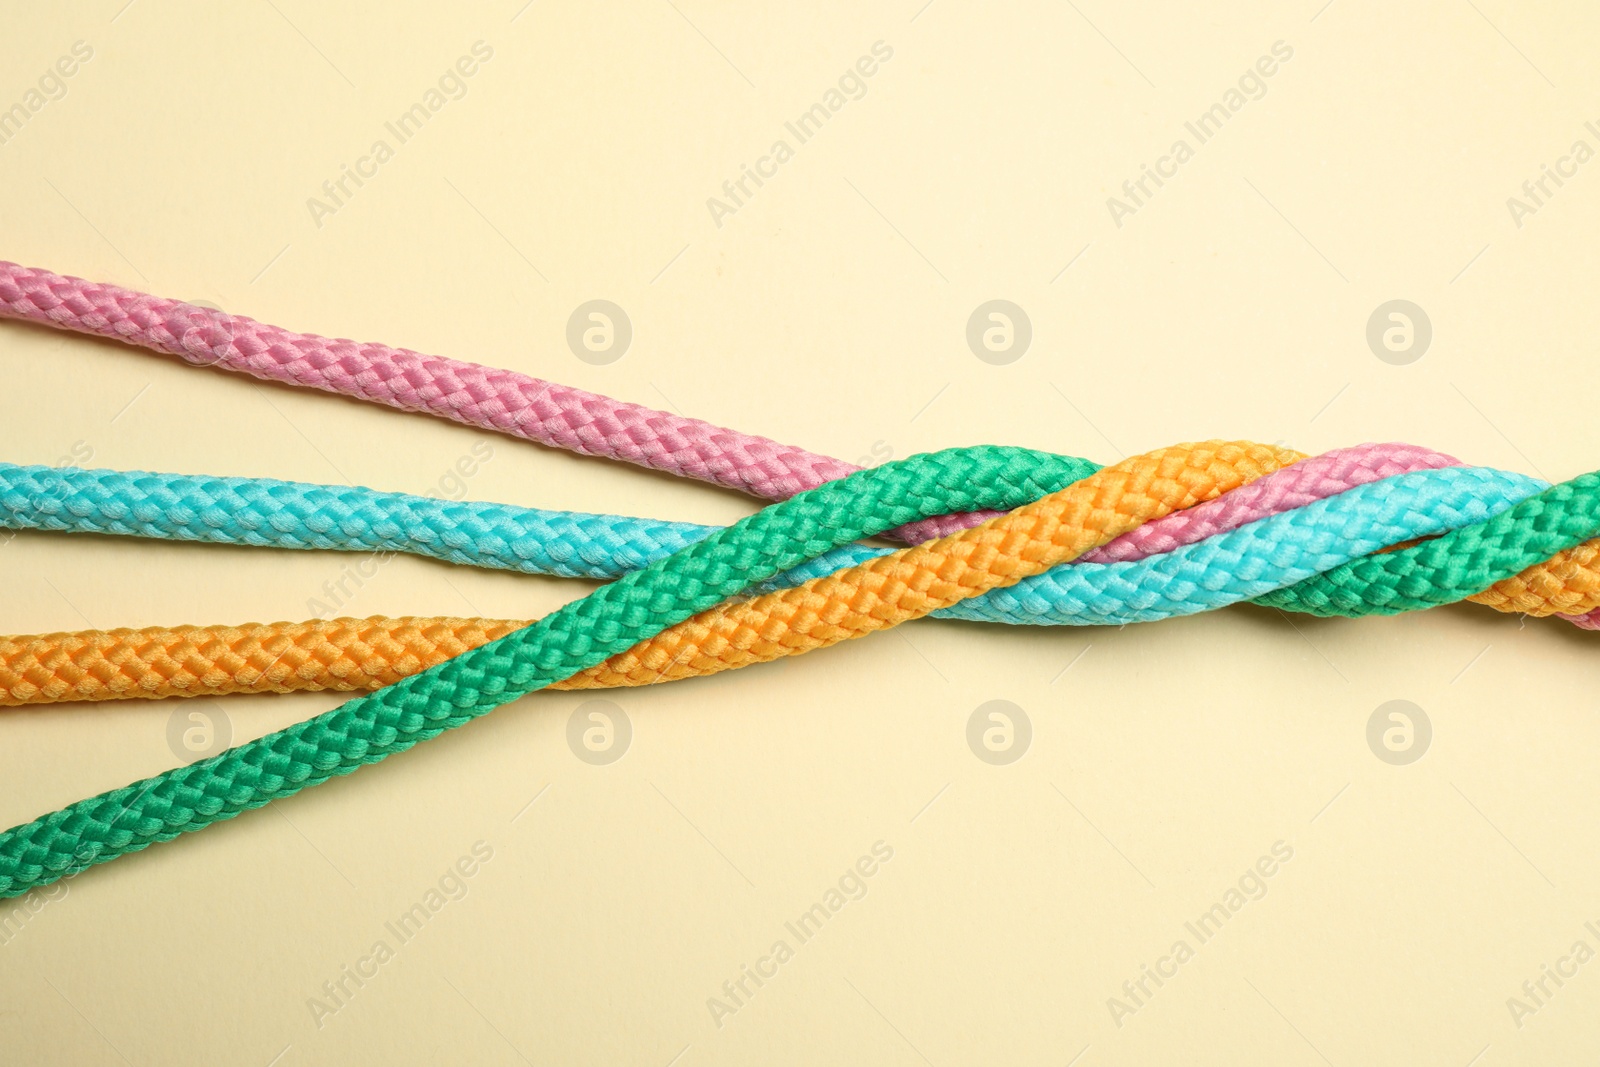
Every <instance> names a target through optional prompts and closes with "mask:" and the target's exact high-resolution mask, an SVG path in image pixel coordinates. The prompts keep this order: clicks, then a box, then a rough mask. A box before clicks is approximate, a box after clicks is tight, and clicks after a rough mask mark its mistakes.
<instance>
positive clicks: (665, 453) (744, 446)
mask: <svg viewBox="0 0 1600 1067" xmlns="http://www.w3.org/2000/svg"><path fill="white" fill-rule="evenodd" d="M0 318H14V319H22V320H25V321H28V322H35V323H40V324H43V325H47V326H54V327H57V328H60V329H67V330H74V331H77V332H79V333H87V334H93V335H96V336H99V337H108V338H112V339H115V340H119V341H125V342H127V343H129V344H135V345H139V346H141V347H144V348H148V349H150V350H152V351H155V352H160V353H163V354H166V355H171V356H176V357H178V358H179V359H182V360H184V361H185V362H188V363H191V364H194V365H196V366H201V367H220V368H222V369H223V370H229V371H234V372H236V373H241V374H248V375H251V376H252V377H256V378H260V379H263V380H265V381H275V382H281V383H283V384H285V385H294V386H302V387H309V388H312V389H321V390H323V391H325V392H330V393H338V394H341V395H344V396H351V397H355V398H357V399H360V400H368V401H372V402H374V403H379V404H387V405H388V406H390V407H394V408H399V409H401V410H402V411H414V412H421V413H424V414H429V415H438V416H442V417H444V418H447V419H453V420H455V421H456V422H461V423H465V424H467V425H470V426H478V427H481V428H483V429H486V430H492V431H497V432H500V433H506V434H511V435H514V436H517V437H522V438H525V439H527V440H529V441H535V442H537V443H539V444H543V445H549V446H552V447H555V448H564V449H568V450H570V451H573V452H578V453H581V454H583V455H587V456H601V457H604V458H607V459H617V460H622V461H624V462H627V463H634V464H638V465H639V466H642V467H649V468H652V469H654V470H660V471H666V472H668V473H670V474H678V475H682V476H685V477H689V478H696V479H699V480H700V481H705V482H711V483H713V484H716V485H721V486H726V487H727V488H730V489H738V490H740V491H743V492H747V493H751V494H753V495H755V496H758V497H762V498H764V499H767V500H783V499H786V498H788V497H790V496H793V495H794V494H796V493H799V492H802V491H804V490H807V489H814V488H816V487H817V486H819V485H821V484H823V483H824V482H829V481H833V480H835V479H837V478H843V477H844V476H846V475H848V474H852V473H854V472H855V471H857V470H860V469H861V468H860V467H857V466H856V465H854V464H851V463H845V462H843V461H842V460H837V459H833V458H831V457H828V456H823V455H819V454H817V453H814V452H808V451H806V450H805V449H802V448H796V447H794V446H792V445H785V444H782V443H780V442H778V441H773V440H771V439H770V438H766V437H757V436H754V435H752V434H746V433H740V432H739V431H737V430H730V429H726V428H724V427H720V426H715V425H712V424H711V423H708V422H703V421H701V420H699V419H690V418H685V417H683V416H681V415H674V414H672V413H670V412H665V411H657V410H655V409H653V408H647V407H644V406H642V405H639V404H629V403H625V402H623V401H620V400H613V399H611V398H610V397H604V396H600V395H598V394H595V393H590V392H586V391H585V390H582V389H575V388H572V387H571V386H566V385H559V384H557V383H555V382H548V381H544V380H543V379H540V378H534V377H530V376H529V375H525V374H519V373H517V372H515V371H508V370H501V369H498V368H495V367H486V366H483V365H481V364H477V363H467V362H463V361H461V360H456V359H449V358H447V357H444V356H429V355H423V354H422V353H418V352H412V351H410V350H408V349H404V348H393V347H391V346H389V345H384V344H374V343H361V342H356V341H350V340H344V339H330V338H326V337H320V336H318V335H316V334H307V333H295V332H292V331H290V330H285V329H282V328H280V327H277V326H269V325H267V324H265V323H261V322H257V321H255V320H254V319H251V318H247V317H246V316H243V315H228V314H225V313H222V312H218V311H213V310H211V309H210V308H204V307H200V306H198V305H195V304H188V303H184V302H183V301H179V300H168V299H164V298H162V297H156V296H150V295H148V294H146V293H140V292H136V291H134V290H132V289H124V288H122V287H120V286H116V285H102V284H99V283H96V282H90V281H85V280H84V279H82V278H73V277H70V276H67V275H62V274H55V273H52V272H50V271H46V270H37V269H34V268H30V267H23V266H19V265H17V264H15V263H9V262H6V261H4V260H0ZM1456 465H1458V461H1457V460H1455V459H1452V458H1451V457H1449V456H1446V455H1444V454H1442V453H1439V452H1435V451H1433V450H1431V449H1426V448H1419V447H1416V446H1414V445H1406V444H1398V443H1392V444H1376V445H1361V446H1357V447H1354V448H1344V449H1337V450H1335V451H1332V452H1328V453H1325V454H1323V455H1320V456H1315V457H1312V458H1310V459H1306V460H1302V461H1301V462H1299V463H1295V464H1293V465H1291V466H1289V467H1286V468H1284V469H1282V470H1280V471H1277V472H1275V473H1273V474H1271V475H1268V476H1267V477H1264V478H1261V479H1259V480H1257V481H1255V482H1253V483H1251V484H1250V485H1247V486H1244V487H1242V488H1240V489H1236V490H1234V491H1233V492H1231V493H1228V494H1226V495H1225V496H1223V497H1221V498H1218V499H1216V500H1211V501H1208V502H1206V503H1204V504H1201V505H1199V506H1197V507H1194V508H1190V509H1187V510H1185V511H1180V512H1174V513H1172V514H1170V515H1168V516H1166V517H1165V518H1163V519H1161V520H1160V521H1157V522H1153V523H1148V524H1146V525H1144V526H1141V527H1139V528H1137V529H1135V530H1133V531H1131V532H1129V533H1127V534H1124V535H1122V536H1121V537H1119V538H1117V539H1116V540H1114V541H1111V542H1110V543H1108V544H1106V545H1103V546H1101V547H1100V548H1098V549H1095V550H1094V551H1092V552H1090V553H1088V554H1086V555H1085V556H1084V557H1083V559H1084V560H1085V561H1087V562H1095V563H1109V562H1118V561H1127V560H1137V559H1143V558H1145V557H1146V556H1150V555H1154V554H1156V553H1160V552H1170V551H1172V550H1173V549H1175V548H1178V547H1180V546H1182V545H1188V544H1194V543H1195V542H1197V541H1201V540H1203V539H1205V538H1207V537H1211V536H1213V535H1215V534H1218V533H1224V532H1226V531H1228V530H1232V529H1236V528H1238V527H1240V526H1243V525H1245V524H1246V523H1249V522H1254V521H1256V520H1257V519H1261V518H1265V517H1267V516H1269V515H1276V514H1279V513H1281V512H1284V511H1288V510H1291V509H1293V508H1298V507H1303V506H1304V505H1306V504H1308V503H1310V502H1312V501H1313V500H1319V499H1322V498H1324V497H1327V496H1331V495H1333V494H1335V493H1339V492H1343V491H1344V490H1346V489H1349V488H1352V487H1353V486H1357V485H1364V484H1367V483H1369V482H1374V481H1378V480H1380V479H1382V478H1388V477H1392V476H1393V475H1396V474H1403V473H1405V472H1407V471H1414V470H1428V469H1437V468H1440V467H1449V466H1456ZM992 514H994V513H992V512H982V513H969V514H962V515H946V516H941V517H939V518H936V519H927V520H924V521H922V522H918V523H912V524H910V525H907V526H903V527H901V528H899V529H898V530H895V531H893V533H894V534H895V535H896V536H897V537H899V538H901V539H902V540H905V541H910V542H920V541H926V540H931V539H933V538H936V537H942V536H944V535H946V534H949V533H953V532H955V531H957V530H960V529H964V528H966V527H969V526H975V525H977V524H978V523H979V522H982V521H983V520H984V519H987V518H989V517H990V516H991V515H992ZM1560 617H1561V618H1563V619H1566V620H1567V621H1569V622H1572V623H1573V624H1574V625H1577V626H1580V627H1582V628H1584V629H1600V610H1596V611H1594V612H1591V613H1590V614H1588V615H1583V616H1571V615H1563V616H1560Z"/></svg>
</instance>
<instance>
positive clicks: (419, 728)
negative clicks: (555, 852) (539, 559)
mask: <svg viewBox="0 0 1600 1067" xmlns="http://www.w3.org/2000/svg"><path fill="white" fill-rule="evenodd" d="M1097 469H1098V465H1097V464H1093V463H1090V462H1088V461H1087V460H1081V459H1074V458H1071V457H1065V456H1056V455H1051V454H1049V453H1045V452H1035V451H1032V450H1029V449H1020V448H1002V447H996V446H987V445H986V446H980V447H976V448H958V449H948V450H946V451H943V452H935V453H930V454H927V455H920V456H912V457H910V458H908V459H905V460H902V461H899V462H897V463H892V464H885V465H884V466H882V467H878V468H876V469H873V470H866V471H861V472H859V473H857V474H853V475H851V476H850V477H848V478H844V479H841V480H839V481H836V482H829V483H827V484H826V485H823V486H821V487H819V488H817V489H813V490H810V491H809V492H805V493H801V494H800V495H798V496H795V497H793V498H791V499H789V500H787V501H784V502H783V503H781V504H774V505H772V506H771V507H768V508H765V509H763V510H762V511H760V512H757V513H756V514H754V515H751V516H750V517H748V518H746V519H744V520H742V521H740V522H738V523H736V524H735V525H733V526H730V527H728V528H727V529H725V530H720V531H718V532H717V533H715V534H713V535H711V536H710V537H708V538H706V539H705V540H704V541H699V542H696V543H695V544H692V545H690V546H689V547H687V548H685V549H682V550H681V551H679V552H676V553H674V554H673V555H671V556H669V557H667V558H666V559H664V560H661V561H660V562H658V563H655V564H653V565H651V566H649V567H646V568H645V569H644V570H640V571H635V572H634V573H632V574H629V575H626V576H624V577H623V578H620V579H618V580H617V581H615V582H612V583H611V584H609V585H605V586H602V587H601V588H600V589H597V590H596V591H595V592H593V593H591V594H590V595H588V596H587V597H584V598H583V599H582V600H578V601H575V602H573V603H571V604H568V605H566V606H565V607H563V608H561V609H560V610H559V611H556V612H555V613H553V614H551V615H548V616H546V617H545V618H543V619H541V620H539V621H538V622H537V623H534V624H533V625H531V626H528V627H526V628H524V629H521V630H518V631H517V632H515V633H512V634H508V635H506V636H505V637H502V638H500V639H499V640H497V641H493V642H490V643H489V644H487V645H483V646H481V647H479V648H476V649H473V650H471V651H469V652H466V653H464V654H462V655H460V656H457V657H456V658H455V659H452V660H450V661H448V662H446V663H442V664H440V665H439V666H437V667H433V668H431V669H429V670H426V671H423V672H422V673H421V674H416V675H413V676H411V677H409V678H405V679H403V680H401V681H399V682H396V683H395V684H394V685H391V686H388V687H387V688H384V689H380V690H378V691H377V692H375V693H371V694H369V695H366V696H361V697H357V698H355V699H353V700H350V701H347V702H345V703H344V704H342V705H340V706H339V707H337V708H335V709H333V710H332V711H328V712H325V713H324V714H322V715H318V716H317V717H316V718H313V719H308V720H307V721H305V722H302V723H297V724H296V725H294V726H290V727H288V728H287V729H284V730H279V731H278V732H276V733H272V734H268V735H266V736H265V737H261V738H258V739H256V740H254V741H250V742H248V743H246V744H243V745H240V746H238V747H237V748H232V749H229V750H228V751H226V752H222V753H219V754H218V755H216V756H213V757H211V758H209V759H205V760H200V761H198V762H196V763H193V764H190V765H189V766H186V767H179V768H176V769H174V770H170V771H167V772H165V773H163V774H158V775H156V776H155V777H153V778H146V779H145V780H144V781H141V782H135V783H133V784H132V785H128V786H124V787H123V788H121V789H114V790H111V791H110V792H107V793H102V794H100V795H99V796H97V797H91V798H89V799H88V800H82V801H79V802H78V803H76V804H73V805H71V806H69V807H66V808H63V809H61V810H60V811H57V812H54V813H52V814H50V815H46V816H43V817H42V818H39V819H35V820H34V821H33V822H30V823H25V824H23V825H21V826H17V827H14V828H12V829H10V830H7V831H6V832H5V833H4V834H0V897H12V896H18V895H20V894H22V893H26V892H27V891H28V890H30V889H33V888H35V887H38V886H43V885H48V884H50V883H51V882H54V881H56V880H58V879H60V878H63V877H66V876H68V875H71V874H75V873H77V872H78V871H80V870H82V869H84V868H86V867H88V866H91V865H93V864H96V863H105V862H106V861H108V860H112V859H115V858H117V857H118V856H122V855H125V854H127V853H129V852H137V851H139V850H140V849H144V848H147V847H149V846H150V845H152V844H154V843H155V842H157V841H170V840H171V839H172V838H175V837H178V836H179V835H181V834H186V833H189V832H191V831H194V830H199V829H202V828H204V827H206V826H210V825H211V824H212V823H215V822H221V821H222V820H224V819H231V818H233V817H234V816H235V815H238V814H240V813H241V812H245V811H249V810H250V809H252V808H258V807H260V806H261V805H263V804H267V803H270V802H271V801H273V800H277V799H280V798H282V797H288V796H293V795H294V794H295V793H298V792H299V791H300V790H302V789H306V788H308V787H310V786H314V785H319V784H321V783H322V782H325V781H327V780H328V779H330V778H333V777H336V776H339V775H344V774H349V773H351V772H352V771H354V770H356V769H357V768H359V767H361V766H363V765H365V764H368V763H376V762H378V761H379V760H381V759H385V758H386V757H388V756H392V755H394V754H395V753H397V752H404V751H405V750H406V749H408V748H410V747H411V746H413V745H415V744H417V743H418V742H420V741H426V740H428V739H429V738H431V737H435V736H437V735H439V734H441V733H443V732H444V731H445V730H448V729H451V728H452V727H456V726H460V725H462V724H464V723H467V722H471V721H472V720H473V719H476V718H478V717H479V716H482V715H485V714H487V713H488V712H490V711H492V710H494V709H495V708H497V707H499V706H500V705H502V704H506V703H509V702H510V701H512V700H515V699H517V698H518V697H521V696H524V695H525V694H528V693H531V692H534V691H535V690H538V689H541V688H543V687H545V686H547V685H550V684H551V683H552V682H557V681H560V680H561V679H563V678H568V677H571V676H572V675H573V674H576V673H577V672H579V671H582V670H586V669H587V668H589V667H592V666H594V665H596V664H598V663H601V662H603V661H605V660H606V659H608V658H610V657H611V656H613V655H615V654H616V653H618V652H622V651H624V650H626V649H628V648H631V647H632V646H633V645H635V644H637V643H638V642H640V641H642V640H644V639H645V638H648V637H651V636H654V635H655V634H657V633H659V632H660V631H662V630H664V629H666V628H667V627H669V626H672V625H674V624H676V623H678V622H681V621H683V620H684V619H687V618H689V617H690V616H692V615H695V614H696V613H698V612H701V611H704V610H706V609H707V608H711V607H714V606H716V605H717V604H720V603H722V602H723V601H724V600H726V599H727V598H728V597H730V596H733V595H734V594H736V593H739V592H740V591H742V590H744V589H745V588H746V587H748V586H750V585H752V584H754V583H756V582H759V581H763V580H765V579H767V578H770V577H772V576H773V575H775V574H778V573H780V572H781V571H785V570H788V569H789V568H791V567H794V566H797V565H798V564H800V563H803V562H805V561H806V560H809V559H812V558H814V557H816V556H819V555H821V554H822V553H824V552H827V551H828V550H830V549H833V548H835V547H837V546H839V545H844V544H848V543H850V542H852V541H855V540H858V539H860V538H862V537H871V536H873V535H876V534H879V533H882V532H884V531H885V530H889V529H893V528H894V527H897V526H903V525H905V524H906V523H909V522H916V521H919V520H921V519H926V518H929V517H932V516H935V515H944V514H948V513H950V512H955V511H978V510H988V509H1007V510H1009V509H1012V508H1017V507H1021V506H1022V505H1023V504H1026V503H1029V502H1031V501H1034V500H1037V499H1038V498H1040V497H1042V496H1046V495H1048V494H1050V493H1053V492H1056V491H1057V490H1060V489H1064V488H1066V487H1067V486H1068V485H1071V484H1072V483H1073V482H1076V481H1079V480H1080V479H1082V478H1086V477H1088V476H1089V475H1090V474H1091V473H1093V472H1094V471H1095V470H1097Z"/></svg>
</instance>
